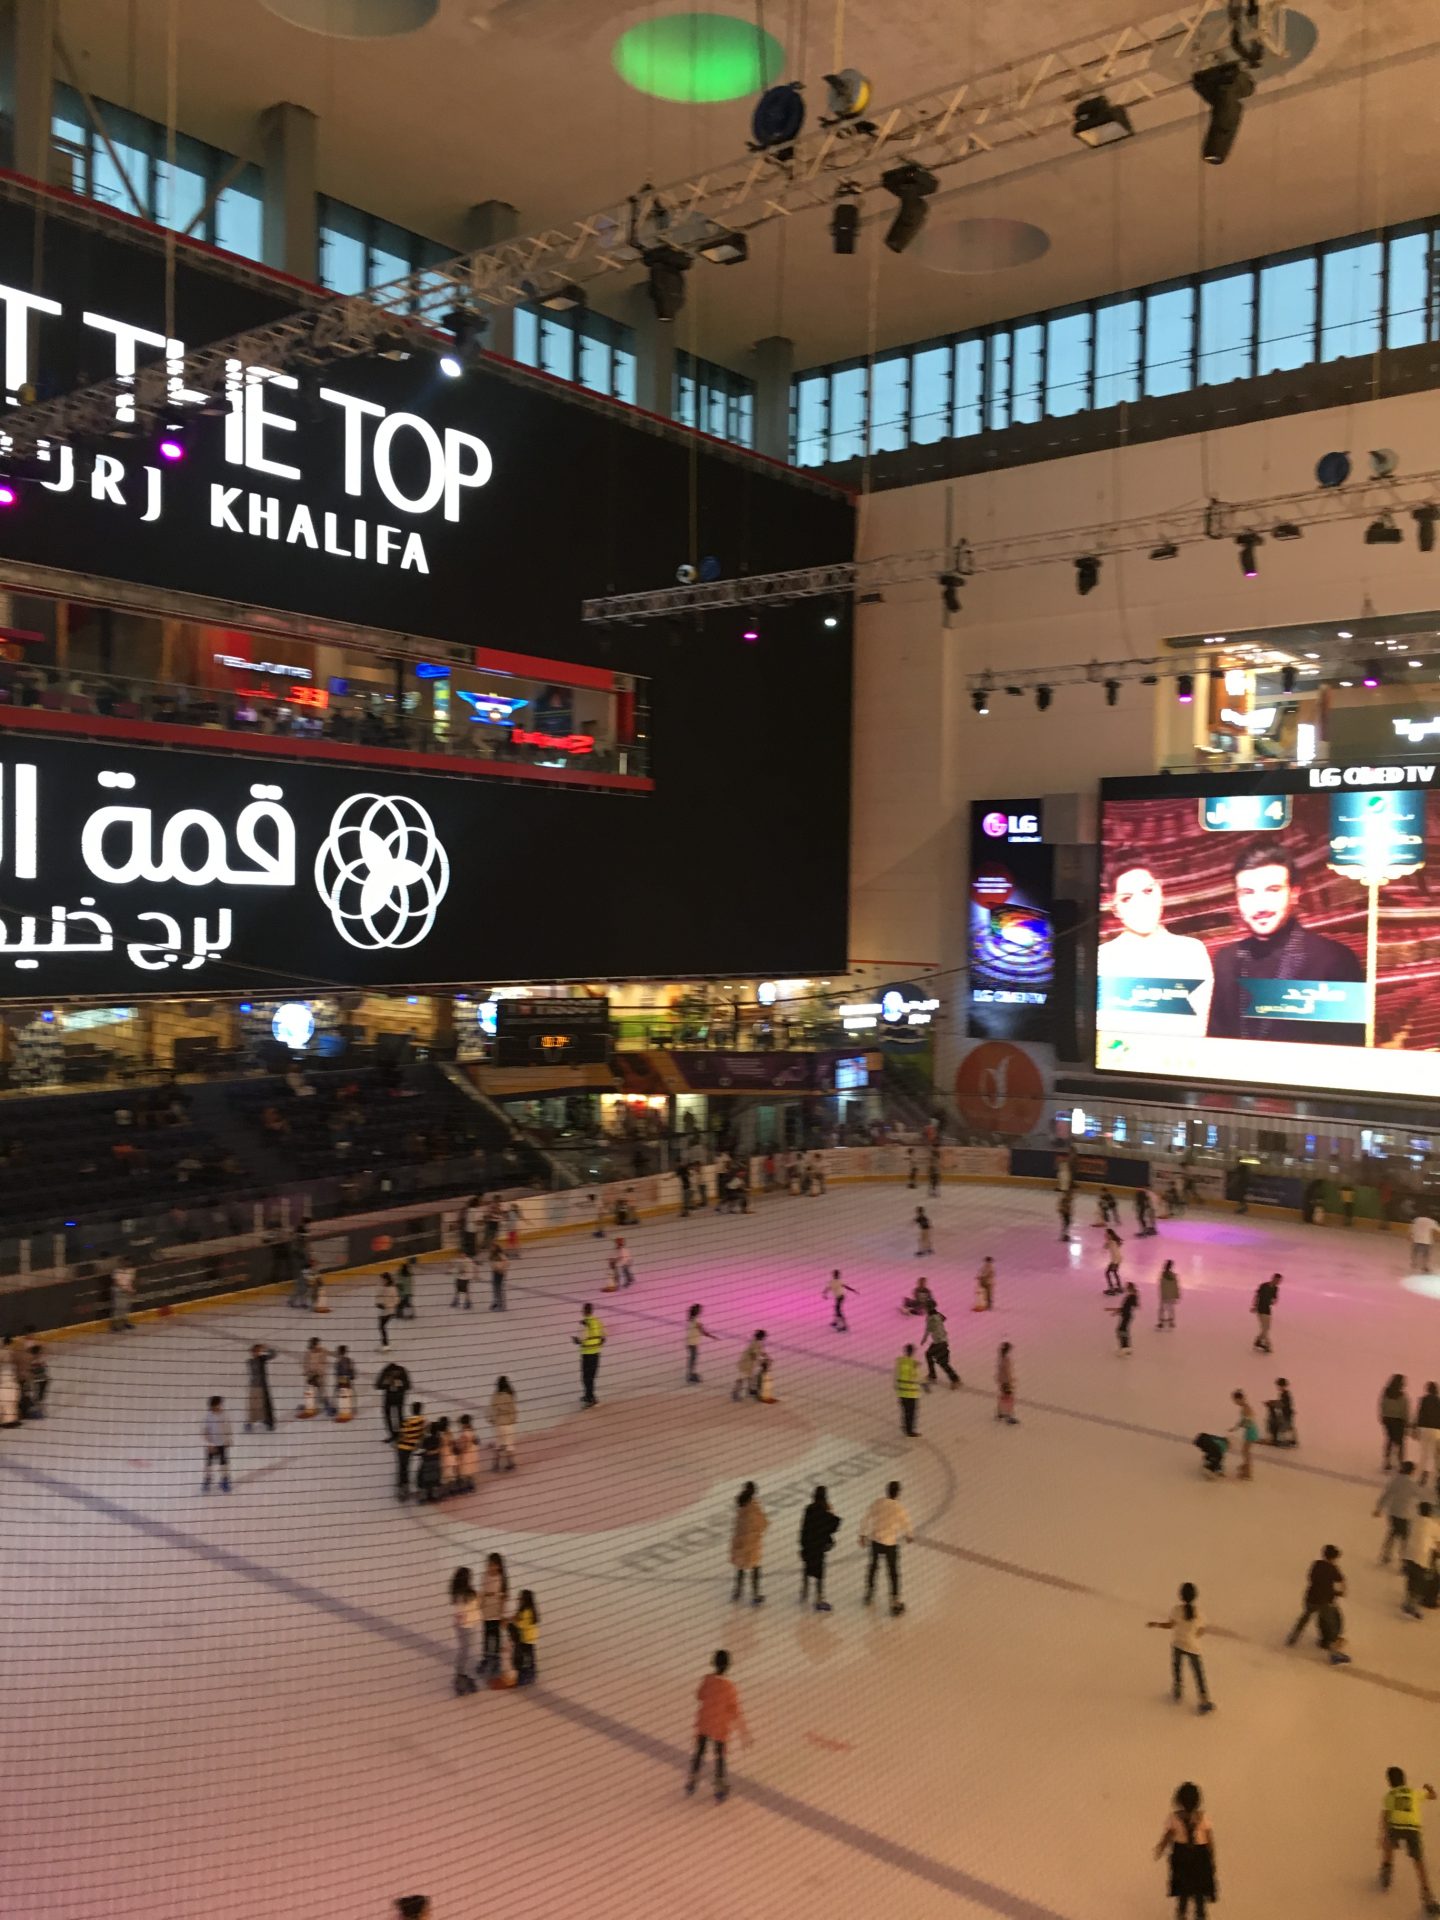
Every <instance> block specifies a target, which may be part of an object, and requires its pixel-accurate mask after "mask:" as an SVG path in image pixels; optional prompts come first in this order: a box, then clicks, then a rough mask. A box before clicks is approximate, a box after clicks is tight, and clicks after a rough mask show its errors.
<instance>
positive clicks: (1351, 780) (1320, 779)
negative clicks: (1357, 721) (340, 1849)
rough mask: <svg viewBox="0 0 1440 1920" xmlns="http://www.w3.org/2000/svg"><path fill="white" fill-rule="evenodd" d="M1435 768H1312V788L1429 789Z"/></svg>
mask: <svg viewBox="0 0 1440 1920" xmlns="http://www.w3.org/2000/svg"><path fill="white" fill-rule="evenodd" d="M1434 778H1435V769H1434V767H1433V766H1428V767H1426V766H1419V767H1411V766H1404V767H1402V766H1392V767H1311V769H1310V784H1311V786H1312V787H1428V786H1430V785H1431V783H1432V782H1433V781H1434Z"/></svg>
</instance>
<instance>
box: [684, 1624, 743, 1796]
mask: <svg viewBox="0 0 1440 1920" xmlns="http://www.w3.org/2000/svg"><path fill="white" fill-rule="evenodd" d="M711 1667H712V1671H711V1672H709V1673H707V1674H706V1676H705V1678H704V1679H703V1680H702V1681H701V1682H700V1685H699V1686H698V1687H697V1688H696V1689H695V1698H696V1700H698V1701H699V1703H700V1704H699V1708H698V1710H697V1712H696V1715H695V1752H694V1755H693V1756H692V1758H691V1761H690V1773H689V1777H688V1778H687V1780H686V1782H685V1791H686V1793H694V1791H695V1788H696V1786H697V1784H698V1783H699V1779H700V1768H701V1766H702V1764H703V1763H704V1759H705V1749H706V1747H712V1748H713V1749H714V1752H715V1798H716V1800H717V1801H722V1800H727V1799H729V1797H730V1782H729V1780H728V1779H727V1777H726V1773H725V1758H726V1753H727V1751H728V1749H729V1746H730V1737H731V1735H732V1734H734V1733H738V1734H739V1735H740V1738H741V1740H742V1741H743V1742H744V1744H745V1745H746V1746H747V1747H749V1746H750V1745H751V1739H750V1729H749V1727H748V1726H747V1725H746V1724H745V1715H744V1713H743V1712H742V1711H741V1708H740V1695H739V1693H738V1692H737V1691H736V1687H735V1682H734V1681H733V1680H732V1679H730V1677H729V1674H730V1656H729V1654H728V1653H726V1652H725V1651H724V1649H723V1648H722V1649H721V1651H720V1652H719V1653H717V1654H716V1655H715V1658H714V1660H713V1661H712V1662H711Z"/></svg>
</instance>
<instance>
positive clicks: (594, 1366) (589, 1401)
mask: <svg viewBox="0 0 1440 1920" xmlns="http://www.w3.org/2000/svg"><path fill="white" fill-rule="evenodd" d="M571 1339H572V1340H573V1341H574V1343H575V1345H576V1346H577V1347H579V1349H580V1385H581V1386H582V1387H583V1388H584V1393H583V1395H582V1400H583V1403H584V1405H585V1406H587V1407H593V1406H594V1405H595V1376H596V1374H597V1373H598V1372H599V1371H600V1349H601V1347H603V1346H604V1344H605V1329H604V1327H603V1326H602V1325H601V1324H600V1321H599V1319H598V1318H597V1317H596V1313H595V1309H594V1308H593V1307H592V1306H591V1304H590V1302H589V1301H588V1300H587V1301H586V1302H585V1307H584V1312H583V1314H582V1316H581V1320H580V1331H579V1333H576V1334H572V1335H571Z"/></svg>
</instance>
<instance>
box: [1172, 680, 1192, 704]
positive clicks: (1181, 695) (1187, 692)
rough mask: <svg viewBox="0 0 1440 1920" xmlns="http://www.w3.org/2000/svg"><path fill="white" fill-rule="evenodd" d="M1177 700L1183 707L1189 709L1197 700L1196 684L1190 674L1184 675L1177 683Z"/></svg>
mask: <svg viewBox="0 0 1440 1920" xmlns="http://www.w3.org/2000/svg"><path fill="white" fill-rule="evenodd" d="M1175 698H1176V699H1177V700H1178V701H1179V702H1180V704H1181V706H1182V707H1188V706H1189V704H1190V702H1191V701H1192V700H1193V699H1194V698H1195V682H1194V681H1193V680H1192V679H1191V678H1190V675H1189V674H1188V673H1182V674H1181V675H1180V677H1179V679H1178V680H1177V681H1176V682H1175Z"/></svg>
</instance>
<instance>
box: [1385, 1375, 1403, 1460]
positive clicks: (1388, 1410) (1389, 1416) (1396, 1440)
mask: <svg viewBox="0 0 1440 1920" xmlns="http://www.w3.org/2000/svg"><path fill="white" fill-rule="evenodd" d="M1380 1425H1381V1426H1382V1427H1383V1428H1384V1431H1385V1457H1384V1458H1383V1459H1382V1460H1381V1462H1380V1471H1381V1472H1382V1473H1388V1472H1389V1471H1390V1468H1391V1465H1392V1463H1393V1464H1394V1465H1395V1466H1398V1465H1399V1464H1400V1462H1401V1461H1402V1460H1403V1459H1404V1458H1405V1435H1406V1434H1407V1433H1408V1432H1409V1429H1410V1396H1409V1394H1408V1393H1406V1391H1405V1376H1404V1374H1403V1373H1392V1374H1391V1376H1390V1378H1389V1379H1388V1380H1387V1381H1386V1382H1385V1391H1384V1392H1383V1393H1382V1394H1381V1396H1380Z"/></svg>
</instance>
